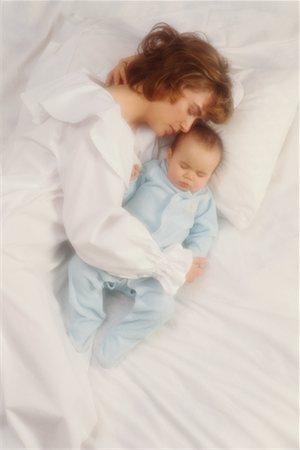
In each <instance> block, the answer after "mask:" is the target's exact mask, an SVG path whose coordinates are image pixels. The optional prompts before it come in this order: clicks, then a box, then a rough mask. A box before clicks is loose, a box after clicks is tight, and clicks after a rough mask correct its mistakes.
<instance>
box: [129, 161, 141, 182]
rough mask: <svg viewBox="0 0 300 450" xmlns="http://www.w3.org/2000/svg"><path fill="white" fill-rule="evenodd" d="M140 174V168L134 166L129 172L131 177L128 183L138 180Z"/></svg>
mask: <svg viewBox="0 0 300 450" xmlns="http://www.w3.org/2000/svg"><path fill="white" fill-rule="evenodd" d="M140 173H141V168H140V166H139V165H138V164H134V166H133V168H132V171H131V176H130V181H135V180H137V179H138V177H139V176H140Z"/></svg>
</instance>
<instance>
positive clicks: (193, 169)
mask: <svg viewBox="0 0 300 450" xmlns="http://www.w3.org/2000/svg"><path fill="white" fill-rule="evenodd" d="M219 162H220V152H219V151H218V150H217V149H211V150H207V149H206V148H205V144H203V143H201V142H199V140H198V139H195V137H194V136H193V135H187V136H185V137H184V138H183V139H182V140H181V141H180V142H179V143H178V145H177V147H176V149H175V151H173V150H171V149H169V152H168V157H167V174H168V177H169V179H170V180H171V181H172V183H173V184H175V186H176V187H177V188H179V189H181V190H183V191H191V192H197V191H199V189H202V188H203V187H204V186H206V184H207V183H208V181H209V179H210V177H211V175H212V174H213V172H214V170H215V169H216V167H217V166H218V164H219Z"/></svg>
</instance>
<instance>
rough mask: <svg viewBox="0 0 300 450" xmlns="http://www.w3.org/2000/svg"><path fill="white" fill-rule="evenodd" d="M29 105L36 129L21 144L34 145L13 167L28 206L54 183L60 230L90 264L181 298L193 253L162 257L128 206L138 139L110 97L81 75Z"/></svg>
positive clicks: (32, 96)
mask: <svg viewBox="0 0 300 450" xmlns="http://www.w3.org/2000/svg"><path fill="white" fill-rule="evenodd" d="M22 99H23V101H24V102H25V104H26V105H27V107H28V108H29V109H30V111H31V113H32V115H33V121H34V122H35V124H36V126H35V127H33V129H31V130H30V131H29V132H28V133H27V134H26V135H25V136H23V137H22V138H21V139H20V140H19V144H18V143H17V144H16V145H19V146H20V145H22V142H23V143H24V142H26V143H27V144H26V147H27V148H26V152H27V155H24V154H23V155H22V157H21V156H18V159H19V160H20V159H22V161H23V162H22V163H21V162H20V161H17V160H15V162H14V165H15V166H16V167H17V166H18V164H20V165H21V166H22V177H23V178H22V177H21V178H20V177H19V178H18V183H22V181H21V180H22V179H23V184H24V183H25V184H24V185H23V186H22V191H23V194H22V204H23V205H24V201H25V202H26V201H30V195H37V192H38V191H37V189H39V188H38V186H39V187H40V194H41V193H42V190H43V188H42V185H43V179H46V178H47V177H48V178H49V177H50V178H51V177H52V178H53V179H55V180H56V181H55V183H56V184H57V187H56V188H57V189H58V190H59V191H60V196H61V209H60V214H61V223H62V224H63V225H64V229H65V233H66V236H67V238H68V239H69V240H70V242H71V244H72V246H73V247H74V249H75V251H76V253H77V254H78V255H79V256H80V257H81V258H82V259H83V260H85V261H86V262H87V263H88V264H91V265H93V266H96V267H99V268H101V269H103V270H105V271H107V272H109V273H111V274H113V275H115V276H119V277H126V278H139V277H149V276H153V277H155V278H156V279H158V280H159V281H160V282H161V284H162V286H163V288H164V289H165V290H166V291H167V292H168V293H171V294H174V293H175V292H176V291H177V289H178V288H179V287H180V286H181V285H182V284H183V283H184V281H185V275H186V273H187V271H188V269H189V268H190V266H191V263H192V253H191V251H190V250H187V249H183V248H182V246H180V245H175V246H173V247H171V248H168V249H166V251H164V252H162V251H161V250H160V248H159V247H158V245H157V244H156V242H155V241H154V240H153V238H152V237H151V235H150V234H149V232H148V230H147V229H146V227H145V226H144V225H143V224H142V223H141V222H139V221H138V220H137V219H136V218H134V217H133V216H132V215H130V214H129V213H128V212H127V211H126V210H125V209H123V208H122V207H121V204H122V199H123V194H124V191H125V189H126V188H127V186H128V184H129V179H130V174H131V169H132V165H133V162H134V160H135V157H136V155H135V152H134V139H135V136H134V134H133V132H132V130H131V129H130V127H129V126H128V124H127V123H126V122H125V120H124V119H123V118H122V115H121V111H120V107H119V105H118V104H117V103H116V102H115V101H114V99H113V98H112V96H111V95H110V94H109V92H108V91H107V90H105V89H104V88H103V87H101V86H100V85H99V84H98V83H96V82H94V81H93V80H92V79H91V78H90V76H89V74H88V73H87V72H85V71H78V72H73V73H71V74H68V75H66V76H64V77H62V78H60V79H58V80H54V81H53V82H51V83H49V84H47V85H44V86H41V87H39V88H37V89H35V90H32V91H29V92H26V93H25V94H23V95H22ZM28 143H30V145H28ZM19 155H20V152H19ZM24 158H25V159H24ZM26 164H27V165H28V167H30V169H28V171H27V172H26V169H24V167H26ZM32 167H34V170H33V169H32ZM32 170H33V172H32ZM15 173H16V174H17V173H18V170H17V169H16V171H15ZM33 173H34V176H33V175H32V174H33ZM57 175H58V176H57ZM39 183H40V184H39ZM11 184H14V183H13V178H11ZM9 185H10V183H8V191H9ZM25 185H27V186H29V187H30V186H31V188H28V189H27V190H26V188H25ZM33 185H34V186H35V187H36V189H33ZM20 187H21V186H20ZM14 189H16V187H15V186H14ZM20 190H21V189H20ZM25 192H27V194H25ZM33 192H35V194H33ZM26 196H27V198H26ZM17 203H18V202H15V200H14V204H13V205H12V204H10V205H9V206H8V213H9V211H11V212H12V211H13V209H14V208H18V204H17Z"/></svg>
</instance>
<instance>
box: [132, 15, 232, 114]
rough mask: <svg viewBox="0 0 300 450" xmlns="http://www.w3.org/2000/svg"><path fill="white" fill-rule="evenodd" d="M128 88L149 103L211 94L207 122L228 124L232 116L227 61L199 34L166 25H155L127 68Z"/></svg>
mask: <svg viewBox="0 0 300 450" xmlns="http://www.w3.org/2000/svg"><path fill="white" fill-rule="evenodd" d="M126 76H127V82H128V85H129V86H130V87H131V88H132V89H134V90H135V91H139V90H140V89H142V92H143V95H144V96H145V97H146V98H147V100H150V101H154V100H162V99H165V98H166V97H168V98H170V99H171V101H172V102H175V101H176V100H177V99H178V98H179V97H180V96H181V95H182V90H183V89H191V90H194V91H201V90H202V91H203V90H206V91H210V92H212V99H211V102H210V104H209V105H207V107H206V108H205V117H202V119H203V120H211V121H213V122H215V123H223V122H225V121H226V120H227V119H228V118H229V117H230V116H231V114H232V111H233V101H232V93H231V91H232V84H231V79H230V76H229V66H228V63H227V60H226V59H225V58H223V56H222V55H220V53H219V52H218V51H217V50H216V49H215V48H214V47H213V46H212V45H211V44H209V43H208V42H207V41H206V40H204V39H203V38H201V37H200V36H199V34H198V33H179V32H178V31H176V30H175V29H174V28H172V27H171V26H170V25H168V24H166V23H163V22H161V23H158V24H156V25H154V27H153V28H152V29H151V31H150V32H149V33H148V34H147V35H146V36H145V38H144V39H143V40H142V42H141V43H140V45H139V46H138V50H137V55H136V57H135V58H134V59H133V60H132V61H131V62H130V63H129V64H128V66H127V68H126Z"/></svg>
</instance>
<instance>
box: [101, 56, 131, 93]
mask: <svg viewBox="0 0 300 450" xmlns="http://www.w3.org/2000/svg"><path fill="white" fill-rule="evenodd" d="M135 58H136V56H135V55H134V56H128V57H127V58H123V59H121V60H120V61H119V62H118V64H117V65H116V67H114V68H113V69H112V70H111V71H110V72H109V74H108V75H107V77H106V80H105V84H106V86H111V85H112V84H114V85H117V84H127V78H126V67H127V66H128V64H129V63H130V62H131V61H133V60H134V59H135Z"/></svg>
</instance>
